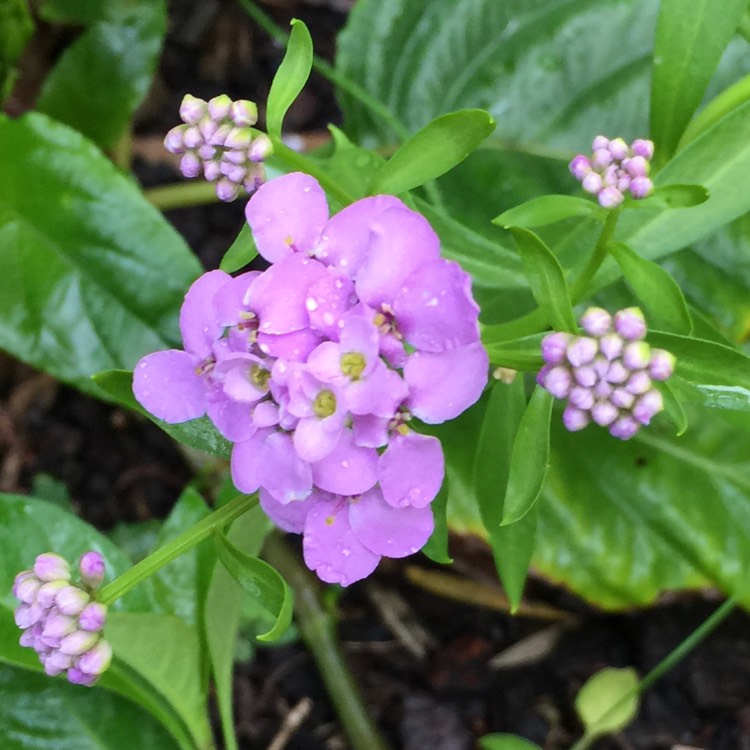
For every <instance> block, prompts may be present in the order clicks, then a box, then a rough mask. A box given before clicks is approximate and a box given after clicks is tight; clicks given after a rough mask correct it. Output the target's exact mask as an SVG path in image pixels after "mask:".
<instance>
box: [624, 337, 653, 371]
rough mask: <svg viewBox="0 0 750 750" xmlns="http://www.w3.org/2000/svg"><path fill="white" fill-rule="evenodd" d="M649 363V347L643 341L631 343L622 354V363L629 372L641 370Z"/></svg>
mask: <svg viewBox="0 0 750 750" xmlns="http://www.w3.org/2000/svg"><path fill="white" fill-rule="evenodd" d="M650 361H651V347H650V346H649V345H648V344H647V343H646V342H645V341H632V342H630V343H629V344H628V345H627V346H626V347H625V349H624V350H623V352H622V363H623V364H624V365H625V367H627V368H628V369H629V370H643V369H644V368H645V367H648V363H649V362H650Z"/></svg>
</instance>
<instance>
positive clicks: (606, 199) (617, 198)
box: [599, 187, 625, 208]
mask: <svg viewBox="0 0 750 750" xmlns="http://www.w3.org/2000/svg"><path fill="white" fill-rule="evenodd" d="M624 200H625V196H624V195H623V194H622V193H621V192H620V191H619V190H618V189H617V188H616V187H605V188H604V189H603V190H601V191H600V193H599V205H600V206H601V207H602V208H616V207H617V206H619V205H620V204H621V203H622V202H623V201H624Z"/></svg>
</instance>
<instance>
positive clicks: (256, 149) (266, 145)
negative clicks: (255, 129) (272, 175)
mask: <svg viewBox="0 0 750 750" xmlns="http://www.w3.org/2000/svg"><path fill="white" fill-rule="evenodd" d="M272 153H273V143H271V139H270V138H269V137H268V136H267V135H265V134H264V133H261V134H260V135H258V136H256V137H255V139H254V140H253V142H252V143H251V144H250V148H249V149H248V150H247V156H248V158H249V159H250V161H265V160H266V159H267V158H268V157H269V156H270V155H271V154H272Z"/></svg>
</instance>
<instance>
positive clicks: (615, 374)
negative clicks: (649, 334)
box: [537, 307, 675, 440]
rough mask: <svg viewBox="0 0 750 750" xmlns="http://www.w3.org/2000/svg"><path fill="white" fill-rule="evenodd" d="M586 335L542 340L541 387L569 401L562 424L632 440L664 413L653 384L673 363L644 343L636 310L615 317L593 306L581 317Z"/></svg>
mask: <svg viewBox="0 0 750 750" xmlns="http://www.w3.org/2000/svg"><path fill="white" fill-rule="evenodd" d="M580 322H581V327H582V328H583V330H584V331H585V332H586V333H587V334H588V336H574V335H572V334H569V333H561V332H557V333H550V334H548V335H547V336H545V337H544V339H543V340H542V357H543V358H544V361H545V365H544V366H543V367H542V369H541V370H540V371H539V374H538V375H537V383H539V385H541V386H542V387H543V388H545V389H546V390H548V391H549V392H550V393H551V394H552V395H553V396H554V397H555V398H559V399H567V400H568V405H567V406H566V407H565V411H564V413H563V422H564V423H565V426H566V427H567V428H568V429H569V430H571V431H576V430H582V429H583V428H584V427H586V426H587V425H588V424H589V423H590V422H591V421H594V422H596V423H597V424H598V425H601V426H602V427H607V428H608V429H609V432H610V434H611V435H613V436H614V437H616V438H620V439H621V440H628V439H629V438H631V437H633V435H635V433H636V432H638V430H639V429H640V427H641V425H647V424H649V422H650V421H651V419H652V418H653V417H654V415H656V414H657V413H658V412H660V411H661V410H662V409H663V408H664V403H663V400H662V395H661V393H660V392H659V391H658V390H657V389H656V388H654V387H653V383H652V381H653V380H666V379H667V378H669V377H670V376H671V375H672V371H673V370H674V363H675V358H674V356H673V355H672V354H670V353H669V352H667V351H665V350H664V349H652V348H651V347H650V346H649V345H648V344H647V343H646V342H645V341H643V339H644V337H645V336H646V321H645V320H644V318H643V313H642V312H641V311H640V310H639V309H638V308H637V307H629V308H626V309H624V310H620V311H619V312H618V313H616V314H615V316H614V319H613V318H612V316H611V315H610V314H609V313H608V312H607V311H606V310H603V309H601V308H600V307H590V308H589V309H588V310H587V311H586V312H585V313H584V314H583V316H582V317H581V321H580Z"/></svg>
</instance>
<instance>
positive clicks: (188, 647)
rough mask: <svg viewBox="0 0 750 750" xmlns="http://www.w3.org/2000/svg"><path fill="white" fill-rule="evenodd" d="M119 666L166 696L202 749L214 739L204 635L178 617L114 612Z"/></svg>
mask: <svg viewBox="0 0 750 750" xmlns="http://www.w3.org/2000/svg"><path fill="white" fill-rule="evenodd" d="M105 632H106V634H107V640H108V641H109V642H110V643H111V644H112V650H113V651H114V653H115V656H116V659H117V661H118V662H119V663H122V664H124V665H125V666H126V667H127V668H129V669H132V670H133V671H134V672H135V673H136V674H137V675H139V676H141V677H142V678H143V679H145V680H146V681H147V683H148V684H149V685H150V686H152V689H155V690H157V691H158V693H159V694H160V695H162V696H163V697H164V698H165V699H166V701H167V702H168V704H169V706H171V707H172V709H173V710H174V711H175V712H176V713H177V715H178V716H179V717H180V719H181V720H182V721H183V722H184V724H185V726H186V727H187V728H188V731H189V732H190V735H191V736H192V738H193V741H194V743H195V745H196V746H197V747H199V748H200V747H207V746H208V745H209V743H210V739H211V729H210V726H209V723H208V716H207V709H206V694H205V688H204V681H203V680H202V679H201V651H200V641H199V638H198V633H197V631H196V630H195V629H194V628H191V627H189V626H188V625H186V624H185V623H184V622H183V621H182V620H181V619H180V618H178V617H175V616H174V615H161V614H153V613H150V612H149V613H145V612H110V613H109V616H108V617H107V626H106V631H105Z"/></svg>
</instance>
